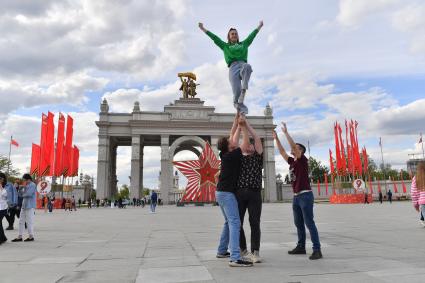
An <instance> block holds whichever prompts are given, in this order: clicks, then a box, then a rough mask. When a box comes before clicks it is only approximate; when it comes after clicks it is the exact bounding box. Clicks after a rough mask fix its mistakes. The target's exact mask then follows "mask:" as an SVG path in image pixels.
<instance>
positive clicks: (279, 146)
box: [273, 131, 289, 162]
mask: <svg viewBox="0 0 425 283" xmlns="http://www.w3.org/2000/svg"><path fill="white" fill-rule="evenodd" d="M273 138H274V140H275V141H276V145H277V149H278V150H279V153H280V155H282V157H283V159H285V161H286V162H288V158H289V155H288V153H286V150H285V148H284V147H283V146H282V143H281V142H280V140H279V137H278V136H277V133H276V131H273Z"/></svg>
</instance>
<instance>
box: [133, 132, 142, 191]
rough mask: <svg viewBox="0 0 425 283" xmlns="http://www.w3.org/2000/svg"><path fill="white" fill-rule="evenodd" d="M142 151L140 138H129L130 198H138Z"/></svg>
mask: <svg viewBox="0 0 425 283" xmlns="http://www.w3.org/2000/svg"><path fill="white" fill-rule="evenodd" d="M142 156H143V150H142V147H141V138H140V136H132V137H131V180H130V198H131V199H133V198H134V197H135V198H137V199H139V198H140V184H141V179H142V176H141V174H142V170H141V168H142V166H143V161H142Z"/></svg>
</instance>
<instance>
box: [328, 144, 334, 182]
mask: <svg viewBox="0 0 425 283" xmlns="http://www.w3.org/2000/svg"><path fill="white" fill-rule="evenodd" d="M329 165H330V167H331V175H332V176H333V175H334V174H335V167H334V160H333V158H332V151H331V150H330V149H329Z"/></svg>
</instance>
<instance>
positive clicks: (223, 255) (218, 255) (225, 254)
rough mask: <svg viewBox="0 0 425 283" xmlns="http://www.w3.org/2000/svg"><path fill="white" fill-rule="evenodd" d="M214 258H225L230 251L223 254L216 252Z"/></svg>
mask: <svg viewBox="0 0 425 283" xmlns="http://www.w3.org/2000/svg"><path fill="white" fill-rule="evenodd" d="M215 257H216V258H226V257H230V253H229V252H225V253H224V254H219V253H217V255H216V256H215Z"/></svg>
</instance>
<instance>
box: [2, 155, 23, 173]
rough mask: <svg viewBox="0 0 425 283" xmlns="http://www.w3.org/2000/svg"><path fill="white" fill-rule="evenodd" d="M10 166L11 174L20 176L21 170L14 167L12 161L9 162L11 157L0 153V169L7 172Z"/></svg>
mask: <svg viewBox="0 0 425 283" xmlns="http://www.w3.org/2000/svg"><path fill="white" fill-rule="evenodd" d="M8 166H9V176H11V177H20V173H19V170H18V169H16V168H14V167H13V164H12V161H10V162H9V158H7V157H6V156H3V155H0V171H1V172H4V173H7V167H8Z"/></svg>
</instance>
